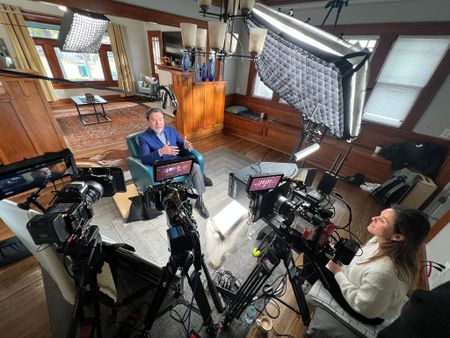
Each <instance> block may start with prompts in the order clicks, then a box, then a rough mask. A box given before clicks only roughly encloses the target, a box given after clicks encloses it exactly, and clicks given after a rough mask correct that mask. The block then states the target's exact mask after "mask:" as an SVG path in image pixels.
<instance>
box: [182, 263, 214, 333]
mask: <svg viewBox="0 0 450 338" xmlns="http://www.w3.org/2000/svg"><path fill="white" fill-rule="evenodd" d="M187 280H188V283H189V286H190V287H191V290H192V294H193V295H194V298H195V302H196V303H197V306H198V309H199V310H200V314H201V315H202V318H203V322H204V323H205V326H206V331H207V332H208V334H209V335H215V334H216V332H217V326H216V325H215V324H214V321H213V318H212V316H211V313H212V311H211V307H210V306H209V302H208V298H207V297H206V292H205V288H204V286H203V283H202V281H201V280H200V272H199V271H194V272H193V273H192V274H191V275H190V276H189V277H188V278H187Z"/></svg>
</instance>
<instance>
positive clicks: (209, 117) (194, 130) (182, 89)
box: [170, 68, 225, 140]
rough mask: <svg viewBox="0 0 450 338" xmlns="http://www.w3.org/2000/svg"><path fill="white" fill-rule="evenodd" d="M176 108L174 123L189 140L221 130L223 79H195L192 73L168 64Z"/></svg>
mask: <svg viewBox="0 0 450 338" xmlns="http://www.w3.org/2000/svg"><path fill="white" fill-rule="evenodd" d="M170 72H171V73H172V80H173V87H174V91H175V95H176V96H177V98H178V103H179V106H178V107H179V108H178V113H177V116H176V122H175V126H176V128H177V130H178V131H179V132H180V133H181V134H183V135H185V136H186V137H188V138H189V139H191V140H195V139H199V138H203V137H206V136H209V135H213V134H217V133H220V132H221V131H222V130H223V113H224V105H225V103H224V102H225V81H212V82H210V81H208V82H201V83H195V82H194V76H193V73H192V72H190V73H187V74H186V73H183V72H181V71H180V70H178V69H174V68H171V69H170Z"/></svg>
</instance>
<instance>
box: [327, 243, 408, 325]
mask: <svg viewBox="0 0 450 338" xmlns="http://www.w3.org/2000/svg"><path fill="white" fill-rule="evenodd" d="M362 249H363V253H362V255H361V256H358V257H355V258H353V260H352V261H351V263H350V264H349V265H348V266H343V267H342V271H340V272H338V273H336V274H335V278H336V281H337V282H338V284H339V286H340V288H341V291H342V294H343V295H344V298H345V299H346V300H347V302H348V303H349V304H350V306H351V307H352V308H353V309H354V310H355V311H357V312H359V313H361V314H362V315H363V316H366V317H368V318H375V317H380V318H384V319H391V318H395V317H396V316H398V315H399V313H400V310H401V308H402V306H403V305H404V304H405V302H406V300H407V297H406V293H407V290H408V288H407V286H406V284H405V283H404V282H402V281H400V280H399V278H398V276H397V273H396V270H395V268H394V263H393V262H392V260H391V259H390V258H389V257H382V258H378V259H376V260H374V261H370V262H367V260H368V259H369V258H370V257H372V256H374V255H375V254H376V252H377V250H378V242H377V240H376V238H375V237H374V238H372V239H371V240H370V241H369V242H368V243H367V244H366V245H365V246H364V247H363V248H362Z"/></svg>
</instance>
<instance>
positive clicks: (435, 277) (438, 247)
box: [426, 223, 450, 289]
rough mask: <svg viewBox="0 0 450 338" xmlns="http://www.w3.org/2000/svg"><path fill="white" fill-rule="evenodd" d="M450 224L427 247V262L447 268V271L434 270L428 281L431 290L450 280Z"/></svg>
mask: <svg viewBox="0 0 450 338" xmlns="http://www.w3.org/2000/svg"><path fill="white" fill-rule="evenodd" d="M449 224H450V223H447V225H446V226H445V227H444V228H443V229H442V230H441V231H440V232H439V233H438V234H437V235H436V236H435V237H434V238H433V239H432V240H431V241H430V242H429V243H427V245H426V252H427V260H430V261H434V262H438V263H440V264H443V265H445V266H446V270H444V271H437V270H436V269H433V270H432V273H431V275H430V277H429V279H428V285H429V286H430V289H433V288H435V287H437V286H438V285H441V284H442V283H444V282H447V281H449V280H450V251H449V250H447V249H444V248H448V243H450V225H449Z"/></svg>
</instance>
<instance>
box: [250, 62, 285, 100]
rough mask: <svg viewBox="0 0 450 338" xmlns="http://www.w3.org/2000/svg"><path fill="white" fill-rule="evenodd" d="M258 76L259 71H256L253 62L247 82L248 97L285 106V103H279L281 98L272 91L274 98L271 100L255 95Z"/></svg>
mask: <svg viewBox="0 0 450 338" xmlns="http://www.w3.org/2000/svg"><path fill="white" fill-rule="evenodd" d="M256 75H257V71H256V67H255V63H254V62H251V63H250V72H249V75H248V82H247V96H251V97H254V98H256V99H259V100H265V101H273V102H277V103H280V104H285V103H281V102H279V101H280V97H279V96H278V94H276V93H275V92H273V91H272V98H270V99H268V98H265V97H261V96H257V95H253V92H254V90H255V83H256Z"/></svg>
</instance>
